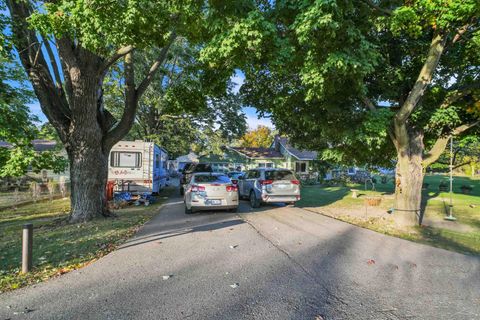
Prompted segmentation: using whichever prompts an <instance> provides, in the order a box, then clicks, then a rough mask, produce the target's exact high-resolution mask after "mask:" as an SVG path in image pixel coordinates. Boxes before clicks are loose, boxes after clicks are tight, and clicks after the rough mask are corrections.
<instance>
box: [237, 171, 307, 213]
mask: <svg viewBox="0 0 480 320" xmlns="http://www.w3.org/2000/svg"><path fill="white" fill-rule="evenodd" d="M238 190H239V196H240V198H248V199H249V200H250V205H251V206H252V208H258V207H259V206H260V204H261V203H262V202H284V203H286V204H293V203H295V202H296V201H298V200H300V181H299V180H298V179H297V178H296V177H295V175H294V174H293V172H292V171H291V170H288V169H279V168H278V169H275V168H257V169H253V170H248V171H247V173H246V174H245V176H243V177H241V178H240V180H239V181H238Z"/></svg>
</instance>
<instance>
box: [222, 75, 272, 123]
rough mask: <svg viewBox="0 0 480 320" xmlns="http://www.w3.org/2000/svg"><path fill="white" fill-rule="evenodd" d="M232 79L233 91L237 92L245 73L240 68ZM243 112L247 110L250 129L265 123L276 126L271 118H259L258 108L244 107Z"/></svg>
mask: <svg viewBox="0 0 480 320" xmlns="http://www.w3.org/2000/svg"><path fill="white" fill-rule="evenodd" d="M231 80H232V82H233V83H235V87H234V88H233V91H234V92H235V93H237V92H238V91H239V90H240V87H241V86H242V84H243V82H244V81H245V75H244V74H243V72H241V71H240V70H236V71H235V74H234V75H233V76H232V78H231ZM243 112H245V115H246V116H247V124H248V127H249V128H250V129H255V128H256V127H257V126H258V125H263V126H267V127H270V128H273V127H274V126H273V124H272V122H271V121H270V119H269V118H265V117H262V118H258V116H257V109H255V108H253V107H243Z"/></svg>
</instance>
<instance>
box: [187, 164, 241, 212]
mask: <svg viewBox="0 0 480 320" xmlns="http://www.w3.org/2000/svg"><path fill="white" fill-rule="evenodd" d="M184 201H185V213H186V214H191V213H194V212H195V211H197V210H213V209H222V210H230V211H237V209H238V188H237V185H235V184H233V183H232V181H231V180H230V178H229V177H228V176H227V175H226V174H223V173H211V172H201V173H193V174H192V177H191V179H190V181H189V183H188V184H187V185H186V186H185V197H184Z"/></svg>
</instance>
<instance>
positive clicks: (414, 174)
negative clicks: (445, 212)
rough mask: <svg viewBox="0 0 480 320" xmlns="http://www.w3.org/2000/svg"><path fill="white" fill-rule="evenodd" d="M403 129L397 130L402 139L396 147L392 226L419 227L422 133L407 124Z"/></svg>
mask: <svg viewBox="0 0 480 320" xmlns="http://www.w3.org/2000/svg"><path fill="white" fill-rule="evenodd" d="M402 127H403V128H396V132H397V133H396V135H397V137H398V135H399V134H401V139H399V143H398V145H397V158H398V160H397V168H396V173H395V175H396V176H395V222H396V223H397V224H398V225H399V226H412V225H415V224H418V222H419V218H420V214H421V207H420V206H421V200H422V185H423V166H422V156H423V150H424V145H423V132H422V131H421V130H420V129H417V128H413V127H408V126H407V125H406V124H405V125H403V126H402Z"/></svg>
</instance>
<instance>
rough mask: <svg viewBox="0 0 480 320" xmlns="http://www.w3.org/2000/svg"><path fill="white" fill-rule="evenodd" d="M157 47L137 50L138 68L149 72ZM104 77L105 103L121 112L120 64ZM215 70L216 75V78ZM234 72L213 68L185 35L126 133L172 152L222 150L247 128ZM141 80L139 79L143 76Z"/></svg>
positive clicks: (145, 96) (159, 74) (147, 92)
mask: <svg viewBox="0 0 480 320" xmlns="http://www.w3.org/2000/svg"><path fill="white" fill-rule="evenodd" d="M157 56H158V50H155V49H149V50H144V51H142V52H137V60H136V66H135V72H136V74H137V75H140V76H142V75H143V74H145V73H146V72H147V71H148V69H149V68H150V65H151V64H152V63H153V61H154V59H155V58H156V57H157ZM120 67H121V66H117V68H114V69H113V70H112V72H110V74H109V76H108V77H107V79H106V81H105V84H106V86H105V92H104V97H105V105H106V107H107V108H108V109H109V110H110V111H111V112H112V113H113V114H114V115H115V116H116V117H120V116H121V114H122V112H123V108H124V102H123V88H122V82H121V81H120V79H118V74H119V73H118V72H117V69H118V68H120ZM213 75H216V76H215V77H212V76H213ZM230 75H231V74H230V73H229V72H225V71H224V70H221V71H219V70H216V69H212V68H210V67H208V66H207V65H205V63H203V62H201V61H200V60H199V49H198V48H197V47H196V46H194V45H192V44H191V43H189V42H188V41H187V40H186V39H184V38H180V39H178V40H177V41H175V42H174V44H173V45H172V47H171V49H170V52H169V55H168V58H167V60H166V62H165V63H164V65H163V66H162V67H161V70H160V71H159V72H158V73H157V74H156V75H155V77H154V80H153V82H152V84H151V85H150V87H149V88H148V89H147V90H146V92H145V94H144V95H143V96H142V98H141V99H140V101H139V105H138V110H137V117H136V123H135V125H134V127H133V128H132V130H131V132H130V134H129V136H127V137H126V138H127V139H128V138H133V139H147V140H151V141H154V142H156V143H157V144H159V145H161V146H162V147H164V148H165V149H166V150H167V151H168V152H169V154H170V156H171V157H177V156H179V155H183V154H186V153H188V152H189V151H190V150H191V149H192V148H196V149H197V151H199V152H200V153H201V152H205V151H207V150H208V151H212V150H211V149H214V152H220V146H217V147H214V145H221V144H228V143H229V141H231V140H233V139H236V138H238V137H240V136H241V135H242V134H243V133H244V132H245V131H246V120H245V115H244V114H243V113H242V112H241V101H240V99H239V97H238V95H236V94H234V93H233V92H232V87H233V86H232V84H231V83H230V82H229V78H230ZM139 81H140V79H139Z"/></svg>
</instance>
